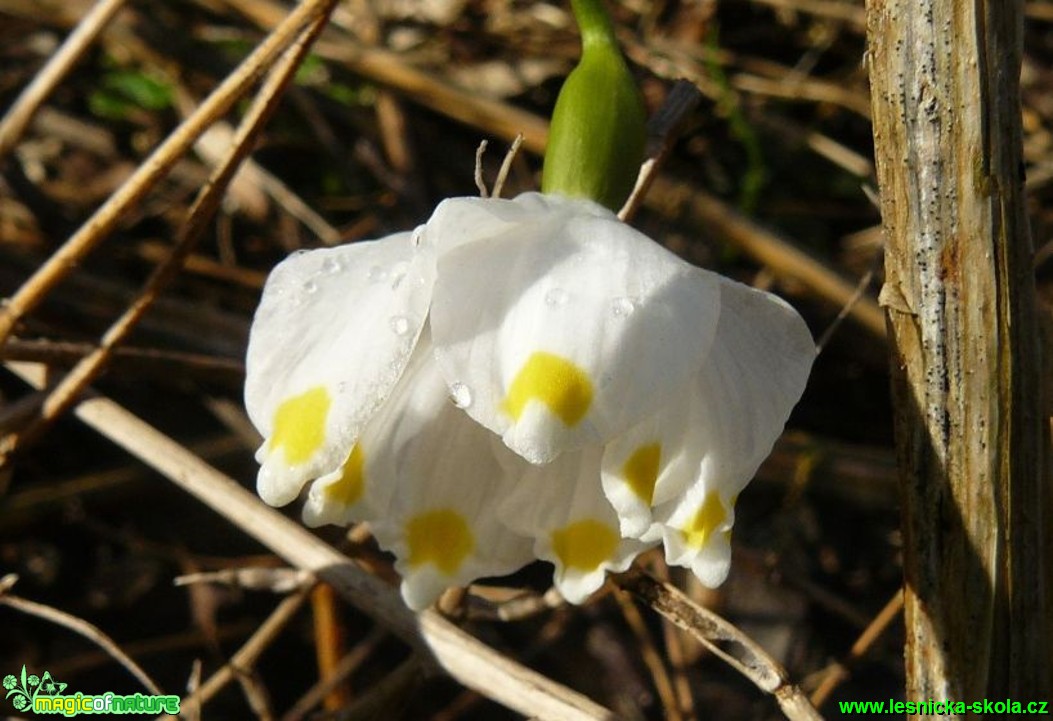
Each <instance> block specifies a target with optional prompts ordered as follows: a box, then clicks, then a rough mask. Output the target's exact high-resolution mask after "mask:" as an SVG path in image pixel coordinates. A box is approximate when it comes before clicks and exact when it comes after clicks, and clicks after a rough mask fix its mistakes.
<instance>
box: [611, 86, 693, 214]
mask: <svg viewBox="0 0 1053 721" xmlns="http://www.w3.org/2000/svg"><path fill="white" fill-rule="evenodd" d="M701 101H702V93H700V92H699V90H698V88H697V87H696V86H694V85H692V84H691V83H689V82H687V81H686V80H679V81H677V82H676V84H674V85H673V87H672V89H670V91H669V95H667V96H666V99H665V102H664V103H663V104H662V107H661V108H659V109H658V112H657V113H655V114H654V117H652V118H651V119H650V120H649V121H648V122H647V135H648V146H649V147H648V151H647V158H646V159H645V160H644V162H643V165H641V166H640V173H639V174H638V175H637V176H636V184H635V185H634V186H633V190H632V192H631V193H630V194H629V197H628V199H626V201H625V204H624V205H623V206H622V208H621V210H619V211H618V217H619V218H620V219H621V220H624V221H628V220H631V219H632V217H633V216H634V215H636V211H637V209H638V208H639V207H640V204H641V203H642V202H643V200H644V198H645V197H646V196H647V191H648V190H649V189H650V188H651V183H653V182H654V179H655V178H656V177H657V176H658V170H659V168H661V166H662V162H663V161H664V160H665V158H666V156H667V155H668V154H669V151H670V150H671V149H672V147H673V143H674V142H676V139H677V135H678V131H679V129H680V126H681V125H682V124H683V123H684V121H685V120H686V119H687V117H688V116H689V115H691V113H692V112H694V110H695V108H697V107H698V104H699V103H700V102H701Z"/></svg>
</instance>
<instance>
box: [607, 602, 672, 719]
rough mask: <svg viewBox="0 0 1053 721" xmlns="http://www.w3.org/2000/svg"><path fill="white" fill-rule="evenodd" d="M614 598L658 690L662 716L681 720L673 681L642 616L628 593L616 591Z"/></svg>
mask: <svg viewBox="0 0 1053 721" xmlns="http://www.w3.org/2000/svg"><path fill="white" fill-rule="evenodd" d="M614 598H615V600H617V602H618V608H619V610H621V612H622V616H623V617H624V618H625V622H626V623H627V624H628V625H629V628H630V629H631V630H632V632H633V636H634V637H635V638H636V642H637V647H638V650H639V652H640V658H642V659H643V662H644V665H645V666H647V670H648V671H649V672H650V674H651V680H652V681H653V682H654V688H655V691H657V692H658V698H659V700H660V701H661V702H662V709H663V711H664V718H665V719H666V721H683V718H684V716H683V714H681V713H680V702H679V699H678V698H677V694H676V690H675V689H674V687H673V682H672V680H671V679H670V678H669V670H668V669H667V668H666V666H665V663H664V662H663V661H662V655H661V654H660V653H659V652H658V649H657V648H656V647H655V643H654V638H652V636H651V632H650V631H649V630H648V629H647V624H646V623H645V622H644V619H643V616H642V615H641V614H640V611H639V610H638V609H637V608H636V606H634V605H633V602H632V599H631V598H630V597H629V595H628V594H626V593H622V592H616V593H615V594H614Z"/></svg>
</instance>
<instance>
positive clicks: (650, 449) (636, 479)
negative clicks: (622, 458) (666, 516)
mask: <svg viewBox="0 0 1053 721" xmlns="http://www.w3.org/2000/svg"><path fill="white" fill-rule="evenodd" d="M661 460H662V444H661V443H649V444H647V445H646V446H640V447H639V448H637V449H636V450H635V451H633V454H632V455H631V456H629V460H627V461H626V462H625V465H624V466H622V477H623V478H625V482H626V483H628V484H629V488H631V489H632V490H633V493H635V494H636V495H637V496H638V497H639V498H640V500H641V501H643V502H644V503H646V504H647V505H651V500H652V499H653V498H654V486H655V483H657V481H658V464H659V462H660V461H661Z"/></svg>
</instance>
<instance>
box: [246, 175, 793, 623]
mask: <svg viewBox="0 0 1053 721" xmlns="http://www.w3.org/2000/svg"><path fill="white" fill-rule="evenodd" d="M813 357H814V346H813V344H812V340H811V336H810V335H809V333H808V330H807V328H806V327H805V325H804V323H803V321H802V320H801V319H800V317H799V316H798V315H797V314H796V313H795V312H794V311H793V310H792V309H791V308H790V307H789V306H788V305H786V304H785V303H784V302H782V301H781V300H779V299H777V298H775V297H774V296H771V295H769V294H766V293H762V292H760V291H756V290H753V289H750V288H747V287H745V286H742V285H739V284H737V283H733V282H731V281H729V280H727V279H724V278H722V277H720V276H718V275H715V274H713V273H709V272H707V271H704V270H701V269H698V268H695V267H693V266H690V265H689V264H687V263H685V262H684V261H682V260H680V259H679V258H677V257H676V256H674V255H673V254H671V253H669V252H668V251H666V250H664V249H663V248H661V247H660V246H659V245H657V244H655V243H654V242H653V241H651V240H650V239H648V238H647V237H646V236H643V235H642V234H640V233H638V232H637V231H635V230H633V229H632V228H630V227H629V226H627V225H625V224H623V223H621V222H620V221H619V220H618V219H617V218H616V217H615V216H614V215H613V214H612V213H610V212H609V211H607V210H606V209H604V208H602V207H601V206H599V205H597V204H595V203H592V202H590V201H584V200H569V199H565V198H561V197H556V196H544V195H540V194H537V193H528V194H525V195H522V196H520V197H518V198H516V199H515V200H496V199H486V200H484V199H477V198H457V199H452V200H447V201H445V202H443V203H442V204H440V205H439V207H438V208H437V209H436V211H435V213H434V215H433V216H432V218H431V219H430V220H429V221H428V223H427V224H426V225H424V226H422V227H421V228H419V229H418V230H417V231H416V232H415V233H414V234H412V235H411V234H408V233H403V234H398V235H394V236H389V237H388V238H384V239H382V240H379V241H373V242H368V243H355V244H352V245H349V246H344V247H341V248H334V249H327V250H320V251H312V252H310V253H304V254H298V255H294V256H293V257H291V258H289V259H287V260H286V261H285V262H283V263H282V264H281V265H279V266H278V268H276V269H275V271H274V273H273V274H272V276H271V278H270V279H269V280H268V283H267V287H266V288H265V290H264V295H263V300H262V302H261V304H260V309H259V311H258V312H257V315H256V319H255V322H254V324H253V330H252V336H251V339H250V343H249V351H248V361H247V370H248V379H247V381H246V405H247V407H248V410H249V414H250V417H251V418H252V419H253V421H254V423H255V424H256V425H257V427H258V428H259V429H260V431H261V432H262V433H263V435H264V436H265V438H266V441H265V442H264V444H263V446H262V447H261V448H260V450H259V452H258V454H257V457H258V460H259V461H260V462H261V469H260V475H259V479H258V488H259V492H260V495H261V497H263V499H264V500H265V501H267V502H268V503H272V504H276V505H281V504H285V503H288V502H290V501H292V500H293V499H294V498H296V497H297V495H299V493H300V491H301V489H302V488H303V486H304V484H305V483H307V482H308V481H314V482H313V483H312V485H311V488H310V492H309V494H308V499H307V503H306V505H305V508H304V517H305V520H306V522H308V523H309V524H312V525H317V524H321V523H348V522H351V521H362V520H368V521H370V522H371V523H372V525H373V528H374V532H375V535H376V537H377V540H378V542H379V543H380V544H381V546H383V547H384V548H386V549H388V550H390V551H392V552H393V553H394V554H395V556H396V568H397V570H398V571H399V572H400V573H401V574H402V576H403V586H402V591H403V596H404V597H405V598H406V600H407V603H409V605H411V606H412V607H414V608H422V607H424V606H426V605H428V604H429V603H431V601H432V600H434V598H435V597H436V596H437V595H438V594H439V593H440V592H441V591H442V590H443V589H444V588H446V587H448V586H451V585H462V584H466V583H468V582H470V581H472V580H474V579H476V578H479V577H483V576H488V575H501V574H505V573H508V572H511V571H513V570H515V569H516V568H518V567H520V566H522V565H525V564H526V563H528V562H529V561H530V560H532V559H533V558H540V559H544V560H547V561H550V562H551V563H553V564H554V565H555V567H556V572H555V576H554V580H555V583H556V585H557V587H558V588H559V589H560V591H561V592H562V593H563V595H564V596H565V597H567V598H568V599H569V600H571V601H573V602H581V601H583V600H585V599H586V598H587V597H588V595H589V594H591V593H592V592H593V591H595V590H596V589H597V588H599V586H600V585H602V583H603V579H604V575H605V573H606V571H608V570H613V571H622V570H625V569H626V568H627V567H628V566H629V564H630V563H631V562H632V560H633V558H635V556H636V555H637V554H638V553H640V552H641V551H642V550H644V549H646V548H649V547H652V546H654V545H656V544H657V543H659V542H661V543H663V544H664V545H665V549H666V555H667V558H668V560H669V561H670V562H671V563H674V564H679V565H683V566H687V567H690V568H691V569H692V570H693V571H694V572H695V573H696V575H698V576H699V578H700V579H702V581H703V582H705V583H707V584H709V585H716V584H719V583H720V582H721V581H723V579H724V577H725V576H726V575H727V570H728V566H729V563H730V540H729V538H730V530H731V526H732V524H733V522H734V503H735V499H736V497H737V495H738V493H739V492H740V491H741V490H742V488H743V487H744V486H745V485H746V484H747V483H748V482H749V480H750V479H751V478H752V476H753V474H754V473H755V472H756V469H757V467H758V466H759V464H760V462H761V461H762V460H763V459H764V457H765V456H766V455H767V454H768V453H769V452H770V450H771V446H772V444H773V443H774V441H775V439H776V438H777V436H778V435H779V433H780V432H781V430H782V426H783V424H784V423H785V421H786V417H787V416H788V415H789V412H790V410H791V409H792V407H793V405H794V404H795V403H796V402H797V399H798V398H799V397H800V395H801V393H802V391H803V389H804V384H805V381H806V380H807V376H808V372H809V369H810V367H811V362H812V359H813ZM502 441H503V443H502Z"/></svg>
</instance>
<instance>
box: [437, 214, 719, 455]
mask: <svg viewBox="0 0 1053 721" xmlns="http://www.w3.org/2000/svg"><path fill="white" fill-rule="evenodd" d="M493 202H496V201H481V200H474V201H467V200H449V201H446V203H444V204H443V206H444V208H446V209H447V210H446V214H447V215H453V214H454V211H455V210H458V208H460V207H462V206H463V207H464V208H470V209H472V213H467V212H466V213H465V214H466V215H469V216H473V214H477V210H478V208H479V206H480V205H481V204H482V203H493ZM523 202H524V203H527V204H528V205H530V206H531V207H535V206H537V205H538V203H537V199H536V198H535V197H533V196H531V197H529V198H528V199H527V200H525V201H523ZM501 203H503V205H501V206H500V207H501V208H503V209H507V208H508V207H509V205H508V204H509V203H513V204H516V203H520V200H519V199H517V200H516V201H501ZM546 204H547V207H545V208H541V209H539V210H538V211H536V212H533V213H531V214H528V219H527V220H518V219H516V218H513V215H514V214H513V213H511V212H507V210H503V211H502V212H503V213H504V216H503V217H502V219H501V220H500V221H499V223H498V224H499V225H500V232H499V233H496V234H494V233H493V227H492V224H489V225H488V224H483V225H485V226H486V233H487V235H486V237H487V240H486V242H470V241H465V240H464V239H465V238H473V237H474V236H473V235H472V234H473V228H472V227H471V226H469V225H467V224H465V226H464V227H457V228H456V229H455V228H454V225H455V224H454V223H452V222H447V223H445V224H438V225H436V226H435V227H433V226H432V225H431V222H430V221H429V225H428V230H427V235H428V236H429V237H430V238H431V239H432V240H431V241H430V242H433V243H435V244H436V245H437V247H439V248H440V251H441V252H440V255H439V261H438V267H439V271H438V273H439V275H438V278H439V279H438V281H437V282H436V286H435V293H434V298H433V302H432V315H431V327H432V333H433V338H434V340H435V345H436V349H437V357H438V359H439V363H440V365H441V366H442V369H443V373H444V375H445V376H446V379H447V382H448V383H449V384H450V386H451V388H452V389H453V390H454V391H455V395H458V396H460V397H461V398H463V400H464V401H465V403H464V405H465V408H466V410H467V411H468V413H469V414H470V415H471V416H472V417H473V418H474V419H476V420H477V421H478V422H480V423H482V424H483V425H484V426H486V427H487V428H490V429H491V430H493V431H494V432H496V433H498V434H499V435H501V436H502V437H503V439H504V441H505V443H506V445H508V447H509V448H511V449H512V450H514V451H515V452H516V453H518V454H520V455H521V456H522V457H524V458H526V459H527V460H528V461H530V462H532V463H546V462H548V461H550V460H552V459H553V458H555V457H556V456H557V455H558V454H559V453H560V452H562V451H564V450H567V449H573V448H581V447H582V446H584V445H585V444H588V443H602V442H605V441H607V440H610V439H611V438H613V437H614V436H616V435H618V434H619V433H622V432H624V431H626V430H628V429H629V428H630V427H632V426H633V425H635V424H637V423H639V422H640V421H642V420H643V419H645V418H646V417H647V416H649V415H650V414H651V413H653V412H655V411H656V410H658V409H659V408H660V407H661V406H662V405H663V404H665V403H667V402H669V401H670V400H672V399H673V398H674V397H675V396H676V394H677V393H678V391H680V390H681V389H682V388H683V387H684V386H686V384H687V383H688V381H689V379H690V378H691V376H692V375H693V374H694V373H695V372H696V371H697V369H698V367H699V366H700V364H701V362H702V359H703V358H704V356H705V354H706V352H707V350H708V349H709V345H710V342H711V340H712V337H713V333H714V331H715V329H716V321H717V316H718V314H719V307H720V287H719V285H718V284H717V283H716V282H715V280H714V276H711V275H708V274H702V273H700V272H698V271H697V269H694V268H692V267H691V266H689V265H688V264H686V263H684V262H683V261H682V260H680V259H679V258H677V257H676V256H674V255H673V254H672V253H669V252H668V251H666V250H665V249H663V248H662V247H661V246H659V245H657V244H656V243H654V242H652V241H651V240H650V239H648V238H647V237H646V236H643V235H641V234H640V233H638V232H637V231H635V230H633V229H632V228H630V227H629V226H627V225H625V224H624V223H621V222H620V221H618V220H617V219H616V218H615V217H614V216H613V215H612V214H610V213H609V212H607V211H606V210H604V209H602V208H600V207H599V206H598V205H596V204H595V203H591V202H589V201H582V200H573V201H572V200H568V199H563V198H547V199H546ZM495 207H496V206H495ZM473 217H474V216H473ZM513 221H514V222H513ZM494 222H495V223H497V222H498V221H494ZM446 234H456V235H457V240H456V241H453V244H455V247H453V248H452V249H449V250H442V245H443V242H444V236H445V235H446ZM437 236H438V237H437ZM458 242H459V243H460V244H459V245H458V244H456V243H458Z"/></svg>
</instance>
